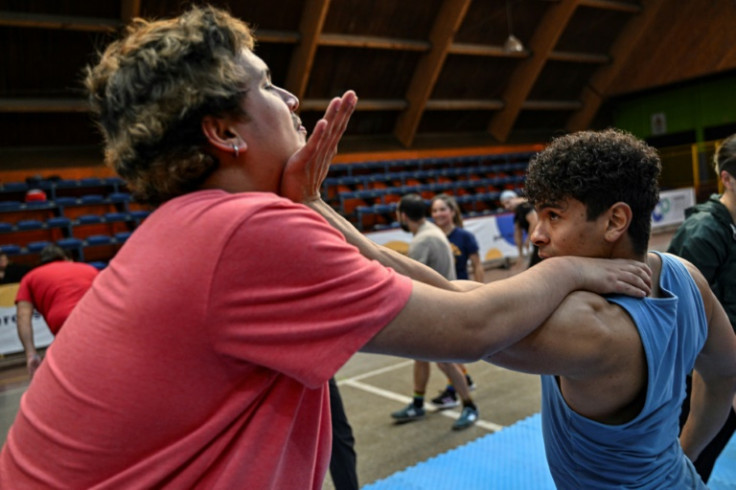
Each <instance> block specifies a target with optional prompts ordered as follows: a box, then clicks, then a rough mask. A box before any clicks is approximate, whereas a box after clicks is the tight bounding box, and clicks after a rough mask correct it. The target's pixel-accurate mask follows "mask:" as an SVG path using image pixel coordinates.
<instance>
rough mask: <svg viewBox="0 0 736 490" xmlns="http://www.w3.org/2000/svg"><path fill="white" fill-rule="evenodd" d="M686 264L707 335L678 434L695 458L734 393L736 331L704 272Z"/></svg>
mask: <svg viewBox="0 0 736 490" xmlns="http://www.w3.org/2000/svg"><path fill="white" fill-rule="evenodd" d="M686 264H687V265H688V269H689V270H690V274H691V275H692V276H693V278H694V279H695V282H696V284H697V285H698V288H699V289H700V293H701V295H702V296H703V303H704V305H705V312H706V317H707V319H708V338H707V339H706V341H705V345H704V346H703V349H702V350H701V351H700V354H699V355H698V358H697V360H696V361H695V371H694V372H693V388H692V394H691V399H690V415H689V416H688V419H687V422H686V423H685V426H684V427H683V429H682V433H681V434H680V444H681V445H682V448H683V450H684V451H685V454H687V456H688V457H689V458H690V459H691V460H693V461H694V460H696V459H697V457H698V456H699V455H700V452H701V451H702V450H703V448H704V447H705V446H706V445H707V444H708V442H710V441H711V439H713V437H714V436H715V435H716V433H717V432H718V430H720V428H721V427H722V426H723V424H724V422H725V421H726V417H728V412H729V410H730V408H731V404H732V402H733V398H734V394H735V393H736V335H735V334H734V332H733V329H732V327H731V324H730V322H729V320H728V317H727V316H726V313H725V311H724V310H723V307H722V306H721V304H720V303H719V302H718V300H717V299H716V297H715V296H714V295H713V292H712V291H711V289H710V287H709V286H708V283H707V282H706V280H705V278H704V277H703V275H702V274H701V273H700V272H699V271H698V269H696V268H695V266H693V265H692V264H689V263H687V262H686Z"/></svg>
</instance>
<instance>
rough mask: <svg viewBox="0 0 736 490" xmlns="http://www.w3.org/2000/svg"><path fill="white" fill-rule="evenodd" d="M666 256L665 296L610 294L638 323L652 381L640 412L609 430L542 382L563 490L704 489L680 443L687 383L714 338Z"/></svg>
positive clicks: (692, 291)
mask: <svg viewBox="0 0 736 490" xmlns="http://www.w3.org/2000/svg"><path fill="white" fill-rule="evenodd" d="M658 255H659V256H660V257H661V258H662V273H661V275H660V279H659V284H660V287H661V290H662V297H660V298H657V299H652V298H644V299H637V298H631V297H627V296H608V297H606V299H607V300H608V301H609V302H611V303H615V304H618V305H620V306H621V307H622V308H624V309H625V310H626V311H627V312H628V313H629V315H631V318H632V319H633V320H634V323H635V324H636V327H637V328H638V330H639V335H640V337H641V340H642V344H643V346H644V351H645V354H646V360H647V370H648V383H647V393H646V401H645V403H644V408H643V409H642V411H641V413H640V414H639V415H638V416H637V417H636V418H634V419H633V420H631V421H629V422H627V423H625V424H621V425H605V424H602V423H599V422H596V421H593V420H590V419H588V418H586V417H583V416H581V415H579V414H577V413H575V412H574V411H573V410H571V409H570V408H569V407H568V405H567V403H566V402H565V400H564V398H563V397H562V394H561V392H560V389H559V387H558V384H557V381H556V378H555V376H542V429H543V431H544V441H545V450H546V453H547V460H548V463H549V466H550V471H551V473H552V476H553V478H554V480H555V483H556V485H557V487H558V488H560V489H573V488H581V489H591V488H596V489H603V488H646V489H655V488H656V489H660V488H661V489H664V488H667V489H675V488H677V489H681V488H705V486H704V485H703V483H702V481H700V478H699V477H698V476H697V474H696V473H695V471H694V470H693V468H692V465H691V464H690V461H689V460H688V459H687V457H686V456H685V454H684V453H683V451H682V448H681V447H680V444H679V442H678V433H679V425H678V422H679V420H678V419H679V414H680V405H681V404H682V400H683V399H684V397H685V378H686V376H687V375H688V374H689V373H690V371H691V370H692V368H693V365H694V363H695V358H696V357H697V354H698V352H700V349H701V348H702V346H703V344H704V342H705V339H706V336H707V334H708V325H707V322H706V319H705V312H704V308H703V300H702V298H701V296H700V291H699V290H698V288H697V286H696V285H695V282H694V281H693V279H692V277H691V276H690V274H689V273H688V271H687V269H686V268H685V266H684V265H683V264H682V263H681V262H680V261H679V260H677V259H676V258H675V257H673V256H671V255H666V254H658Z"/></svg>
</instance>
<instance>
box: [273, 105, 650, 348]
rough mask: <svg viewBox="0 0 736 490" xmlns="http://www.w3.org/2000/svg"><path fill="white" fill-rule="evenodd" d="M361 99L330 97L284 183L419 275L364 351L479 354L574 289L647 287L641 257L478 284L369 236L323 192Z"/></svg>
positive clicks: (571, 260) (388, 260) (381, 256)
mask: <svg viewBox="0 0 736 490" xmlns="http://www.w3.org/2000/svg"><path fill="white" fill-rule="evenodd" d="M356 102H357V98H356V97H355V94H354V93H352V92H347V93H346V94H345V95H344V96H343V97H341V98H335V99H333V100H332V101H331V102H330V105H329V107H328V109H327V112H326V113H325V117H324V118H323V119H322V120H320V122H319V123H318V124H317V127H316V128H315V131H314V133H313V134H312V136H311V137H310V139H309V141H308V142H307V144H306V145H305V147H304V148H302V149H301V150H300V151H298V152H297V153H295V154H294V156H293V157H292V158H291V159H290V160H289V162H288V164H287V166H286V168H285V170H284V175H283V180H282V187H281V188H282V194H283V195H284V196H286V197H288V198H290V199H292V200H294V201H301V202H303V203H305V204H306V205H307V206H309V207H310V208H312V209H313V210H315V211H316V212H318V213H319V214H321V215H322V216H323V217H324V218H325V219H326V220H327V221H328V222H329V223H330V224H331V225H332V226H333V227H334V228H336V229H337V230H338V231H340V232H341V233H342V234H343V235H344V236H345V238H346V240H347V241H348V242H349V243H351V244H353V245H354V246H356V247H357V248H358V250H359V251H360V253H361V254H363V255H364V256H365V257H367V258H369V259H373V260H377V261H378V262H380V263H381V264H383V265H384V266H387V267H391V268H393V269H395V270H396V271H397V272H399V273H400V274H403V275H406V276H408V277H411V278H412V279H414V280H415V281H416V282H415V284H414V288H413V292H412V295H411V298H410V300H409V302H408V304H407V305H406V307H405V308H404V309H403V310H402V312H401V313H400V314H399V315H398V316H397V317H396V318H394V319H393V321H391V322H390V323H389V324H388V325H387V326H386V327H385V328H384V329H383V330H382V331H381V332H380V333H379V334H378V335H376V336H375V337H374V338H373V339H372V340H371V341H370V342H369V343H368V344H367V345H366V347H365V350H367V351H372V352H382V353H386V354H395V355H403V356H408V357H414V358H424V359H428V360H458V361H460V360H477V359H480V358H483V357H487V356H489V355H491V354H493V353H495V352H497V351H498V350H499V349H502V348H504V347H506V346H508V345H510V344H512V343H514V342H516V341H518V340H519V339H521V338H523V337H524V336H526V335H527V334H528V333H529V332H531V331H532V330H533V329H534V328H536V327H537V326H538V325H540V324H541V323H542V322H543V321H544V320H545V319H546V318H547V316H549V315H550V314H551V313H552V311H554V309H555V308H556V307H557V306H558V305H559V304H560V302H561V301H562V300H563V299H564V298H565V296H566V295H567V294H568V293H569V292H571V291H574V290H577V289H588V290H591V291H594V292H598V293H610V292H616V293H624V294H629V295H634V296H640V297H641V296H644V295H646V294H648V292H649V290H650V282H651V281H650V271H649V268H648V267H647V266H646V265H645V264H643V263H641V262H634V261H613V260H606V259H584V258H576V257H561V258H554V259H547V260H545V261H544V262H543V263H542V264H539V265H540V266H541V267H536V266H535V267H534V268H533V269H532V270H529V271H526V272H524V273H522V274H519V275H517V276H514V277H511V278H509V279H506V280H504V281H497V282H494V283H491V284H486V285H480V284H478V283H474V282H470V281H453V282H450V281H447V280H446V279H444V278H443V277H442V276H441V275H439V274H437V273H436V272H435V271H433V270H432V269H430V268H429V267H426V266H424V265H423V264H421V263H419V262H416V261H414V260H411V259H409V258H408V257H405V256H403V255H401V254H399V253H397V252H394V251H392V250H390V249H388V248H386V247H382V246H380V245H378V244H376V243H375V242H373V241H371V240H370V239H368V238H366V237H365V236H364V235H363V234H361V233H360V232H359V231H358V230H357V229H356V228H355V227H353V226H352V224H350V223H349V222H348V221H347V220H345V219H344V218H343V217H342V216H340V215H339V213H337V212H336V211H335V210H334V209H332V207H331V206H329V205H328V204H326V203H325V202H324V201H322V199H321V198H320V194H319V189H320V186H321V184H322V181H323V179H324V177H325V176H326V175H327V171H328V170H329V164H330V161H331V159H332V157H333V156H334V155H335V152H336V151H337V143H338V141H339V139H340V136H341V135H342V133H343V132H344V130H345V127H346V125H347V121H348V119H349V117H350V114H351V113H352V110H353V109H354V107H355V103H356ZM447 318H453V324H454V325H455V326H456V327H455V328H453V329H451V330H450V329H447V322H448V320H447Z"/></svg>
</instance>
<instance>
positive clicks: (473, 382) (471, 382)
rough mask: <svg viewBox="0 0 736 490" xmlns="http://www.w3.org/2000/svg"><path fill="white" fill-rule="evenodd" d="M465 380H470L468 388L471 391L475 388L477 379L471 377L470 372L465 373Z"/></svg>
mask: <svg viewBox="0 0 736 490" xmlns="http://www.w3.org/2000/svg"><path fill="white" fill-rule="evenodd" d="M465 381H467V382H468V389H469V390H470V391H474V390H475V381H473V378H471V377H470V375H469V374H466V375H465Z"/></svg>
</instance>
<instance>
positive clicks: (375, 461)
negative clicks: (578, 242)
mask: <svg viewBox="0 0 736 490" xmlns="http://www.w3.org/2000/svg"><path fill="white" fill-rule="evenodd" d="M671 235H672V232H671V231H669V232H664V233H657V234H654V235H652V240H651V242H650V248H652V249H655V250H664V249H666V247H667V244H668V243H669V240H670V238H671ZM518 271H519V269H516V268H514V267H511V268H508V269H504V268H495V269H489V270H487V271H486V276H485V279H486V282H490V281H496V280H499V279H503V278H506V277H510V276H511V275H513V274H516V273H517V272H518ZM17 361H20V363H18V362H17ZM22 362H23V361H22V358H20V357H17V358H15V359H12V358H11V359H7V358H6V359H4V360H2V363H0V442H4V441H5V437H6V435H7V431H8V429H9V427H10V425H11V424H12V421H13V419H14V417H15V413H16V412H17V410H18V406H19V402H20V397H21V395H22V394H23V392H24V391H25V389H26V387H27V385H28V378H27V375H26V371H25V367H24V366H23V364H22ZM468 369H469V372H470V374H471V376H472V377H473V378H474V380H475V382H476V385H477V389H476V390H475V391H474V392H473V396H474V399H475V402H476V404H477V406H478V408H479V410H480V420H479V422H478V423H477V424H476V425H475V426H473V427H471V428H469V429H466V430H464V431H459V432H457V431H453V430H451V425H452V422H453V418H454V417H457V416H458V415H459V411H458V410H448V411H444V412H433V413H429V414H428V416H427V417H426V418H425V419H424V420H422V421H417V422H412V423H408V424H403V425H395V424H394V423H393V420H392V419H391V417H390V413H391V412H393V411H395V410H397V409H399V408H402V407H403V406H404V405H406V404H407V403H408V402H409V401H410V395H411V390H412V361H411V360H409V359H403V358H396V357H390V356H379V355H373V354H362V353H359V354H357V355H355V356H354V357H353V358H352V359H350V361H348V363H347V364H345V366H343V368H342V369H341V370H340V371H339V372H338V373H337V375H336V379H337V381H338V385H339V387H340V392H341V395H342V398H343V402H344V404H345V410H346V412H347V415H348V418H349V420H350V423H351V425H352V427H353V430H354V433H355V438H356V452H357V453H358V476H359V481H360V483H361V484H368V483H371V482H374V481H376V480H378V479H382V478H386V477H388V476H390V475H391V474H393V473H395V472H397V471H400V470H403V469H405V468H407V467H409V466H412V465H415V464H417V463H419V462H422V461H425V460H427V459H429V458H432V457H433V456H435V455H438V454H441V453H443V452H446V451H448V450H450V449H453V448H456V447H458V446H460V445H463V444H466V443H468V442H470V441H472V440H474V439H476V438H478V437H481V436H484V435H486V434H488V433H489V432H493V431H497V430H499V429H500V428H503V427H506V426H509V425H512V424H514V423H515V422H517V421H519V420H521V419H524V418H526V417H528V416H530V415H533V414H535V413H537V412H539V403H540V392H539V378H538V376H534V375H527V374H521V373H516V372H512V371H508V370H506V369H503V368H499V367H496V366H493V365H491V364H488V363H483V362H478V363H474V364H470V365H468ZM444 385H445V378H444V375H442V373H441V372H440V371H439V370H438V369H437V367H436V366H434V365H433V366H432V374H431V377H430V383H429V387H428V391H427V393H428V395H430V396H434V394H435V393H436V392H439V391H440V390H441V389H442V388H443V387H444ZM332 488H334V487H333V485H332V482H331V480H330V478H329V476H328V477H327V479H326V481H325V483H324V486H323V489H325V490H326V489H332Z"/></svg>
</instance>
